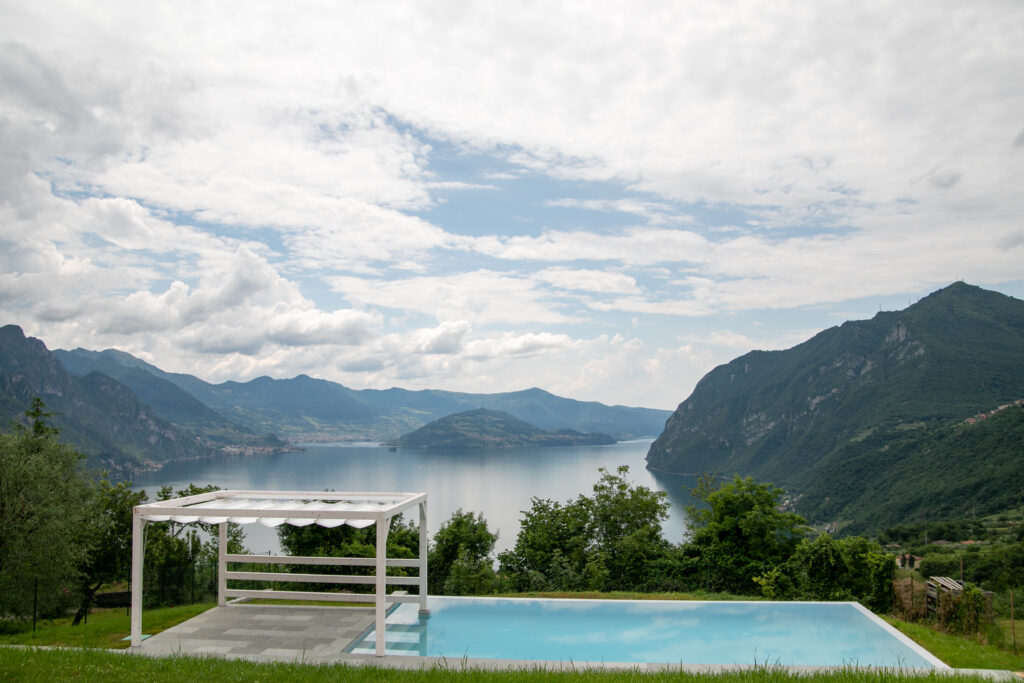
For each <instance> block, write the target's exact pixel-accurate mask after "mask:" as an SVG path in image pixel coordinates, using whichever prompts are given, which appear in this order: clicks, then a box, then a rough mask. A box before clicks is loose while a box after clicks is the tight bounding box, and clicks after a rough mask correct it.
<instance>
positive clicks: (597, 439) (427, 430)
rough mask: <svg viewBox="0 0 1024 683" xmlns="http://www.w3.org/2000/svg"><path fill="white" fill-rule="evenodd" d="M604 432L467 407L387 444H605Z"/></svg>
mask: <svg viewBox="0 0 1024 683" xmlns="http://www.w3.org/2000/svg"><path fill="white" fill-rule="evenodd" d="M613 443H615V439H613V438H612V437H610V436H608V435H607V434H581V433H580V432H577V431H574V430H571V429H563V430H559V431H547V430H544V429H539V428H537V427H535V426H533V425H531V424H528V423H526V422H523V421H522V420H520V419H519V418H517V417H515V416H514V415H510V414H509V413H506V412H504V411H500V410H487V409H486V408H478V409H477V410H467V411H465V412H461V413H456V414H454V415H448V416H446V417H442V418H441V419H439V420H434V421H433V422H430V423H428V424H426V425H424V426H422V427H420V428H419V429H417V430H415V431H413V432H411V433H409V434H406V435H404V436H402V437H400V438H398V439H396V440H394V441H393V442H390V443H389V444H388V445H392V446H401V447H402V448H448V449H453V448H526V447H529V446H605V445H609V444H613Z"/></svg>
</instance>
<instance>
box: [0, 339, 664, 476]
mask: <svg viewBox="0 0 1024 683" xmlns="http://www.w3.org/2000/svg"><path fill="white" fill-rule="evenodd" d="M35 396H39V397H40V398H42V399H43V400H44V401H45V403H46V405H47V409H48V410H50V411H52V412H53V413H54V416H53V418H52V421H53V423H54V424H55V425H56V426H57V427H59V428H60V429H61V433H62V438H64V439H65V440H67V441H68V442H70V443H72V444H74V445H75V446H77V447H78V448H79V449H81V450H82V451H83V452H85V453H86V454H88V455H89V456H90V460H91V462H92V464H94V465H98V466H101V467H104V468H106V469H108V470H111V471H112V472H114V473H118V474H126V475H130V474H131V473H132V472H134V471H137V470H139V469H143V468H152V467H158V466H159V465H161V464H162V463H164V462H167V461H170V460H177V459H183V458H198V457H209V456H211V455H216V454H218V453H225V452H244V453H255V452H272V451H281V450H294V449H295V447H294V446H292V445H291V443H289V442H298V441H315V440H321V441H323V440H374V441H384V440H387V439H393V438H396V437H398V436H399V435H400V434H402V433H404V432H407V431H409V430H411V429H415V428H417V427H420V426H422V425H424V424H426V423H428V422H430V421H431V420H435V419H437V418H439V417H443V416H445V415H449V414H452V413H457V412H461V411H465V410H469V409H476V408H488V409H493V410H504V411H507V412H508V413H511V414H512V415H514V416H515V417H516V418H518V419H521V420H524V421H527V422H529V423H531V424H533V425H536V426H538V427H540V428H542V429H549V430H559V429H570V430H577V431H580V432H583V431H587V432H598V431H600V432H605V433H608V434H611V435H612V436H613V437H614V438H616V439H629V438H635V437H643V436H653V435H655V434H657V433H659V432H660V431H661V429H662V427H663V425H664V422H665V419H666V418H667V417H668V415H669V414H670V413H669V411H667V410H654V409H647V408H631V407H626V406H608V405H604V404H601V403H596V402H583V401H575V400H572V399H567V398H561V397H559V396H555V395H554V394H551V393H549V392H546V391H543V390H541V389H536V388H534V389H527V390H524V391H517V392H509V393H501V394H469V393H459V392H448V391H437V390H424V391H409V390H405V389H398V388H392V389H386V390H370V389H366V390H354V389H350V388H348V387H345V386H343V385H341V384H337V383H335V382H330V381H327V380H322V379H314V378H312V377H309V376H307V375H299V376H297V377H294V378H292V379H271V378H269V377H259V378H257V379H254V380H252V381H249V382H224V383H221V384H211V383H209V382H206V381H204V380H201V379H199V378H198V377H194V376H192V375H188V374H181V373H170V372H165V371H163V370H161V369H160V368H158V367H156V366H155V365H152V364H150V363H147V362H145V361H143V360H141V359H139V358H136V357H134V356H132V355H130V354H128V353H125V352H123V351H118V350H115V349H107V350H105V351H91V350H87V349H82V348H78V349H74V350H71V351H66V350H60V349H57V350H54V351H53V352H51V351H49V350H48V349H47V348H46V345H45V344H44V343H43V342H42V341H41V340H39V339H35V338H32V337H25V335H24V333H23V331H22V329H21V328H20V327H18V326H16V325H6V326H4V327H2V328H0V420H4V421H10V420H17V419H19V417H20V416H21V415H22V414H23V413H24V411H25V410H26V409H27V408H28V406H29V404H30V403H31V400H32V398H33V397H35Z"/></svg>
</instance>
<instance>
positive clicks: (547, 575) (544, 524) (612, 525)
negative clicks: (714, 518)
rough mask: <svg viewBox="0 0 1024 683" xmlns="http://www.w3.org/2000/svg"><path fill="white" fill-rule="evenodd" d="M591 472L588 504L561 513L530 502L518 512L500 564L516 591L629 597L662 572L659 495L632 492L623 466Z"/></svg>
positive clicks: (662, 501)
mask: <svg viewBox="0 0 1024 683" xmlns="http://www.w3.org/2000/svg"><path fill="white" fill-rule="evenodd" d="M598 471H599V472H600V474H601V477H600V479H598V481H597V483H595V484H594V488H593V491H594V494H593V496H584V495H580V496H579V497H578V498H577V499H576V500H575V501H569V502H568V503H566V504H564V505H563V504H560V503H558V502H555V501H552V500H546V499H540V498H534V499H532V505H531V508H530V509H529V510H526V511H524V512H523V519H522V523H521V524H520V528H519V535H518V536H517V537H516V545H515V547H514V548H512V550H510V551H506V552H504V553H502V554H501V555H500V556H499V559H500V561H501V568H502V572H503V573H505V574H506V575H507V576H508V578H509V580H510V581H511V583H512V585H513V587H515V588H516V589H517V590H537V589H550V590H605V589H622V590H628V589H633V588H638V587H640V586H643V585H646V583H647V582H648V579H649V578H650V576H651V573H652V569H653V568H655V567H660V566H661V564H662V560H663V559H664V557H665V555H666V553H668V551H669V549H670V547H669V544H668V543H667V542H666V541H665V540H664V539H663V538H662V537H661V523H662V522H663V521H664V520H665V519H667V517H668V508H669V503H668V501H667V500H666V494H665V493H664V492H662V491H652V490H651V489H649V488H647V487H646V486H633V485H631V484H630V483H629V481H628V480H627V479H626V476H627V475H628V474H629V467H627V466H623V467H619V468H618V470H617V471H616V473H614V474H613V473H611V472H609V471H608V470H606V469H604V468H600V469H599V470H598Z"/></svg>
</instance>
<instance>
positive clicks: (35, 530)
mask: <svg viewBox="0 0 1024 683" xmlns="http://www.w3.org/2000/svg"><path fill="white" fill-rule="evenodd" d="M25 415H26V416H27V417H28V419H29V425H28V426H25V425H21V424H18V425H15V426H14V428H13V430H12V431H10V432H7V433H3V434H0V612H6V613H9V614H13V615H15V616H23V615H26V614H29V613H30V611H31V609H32V604H33V600H34V596H36V595H38V598H39V606H40V608H41V610H42V611H43V612H44V613H45V611H47V610H49V609H52V608H53V607H54V606H55V605H56V603H57V602H59V601H60V600H61V599H62V596H64V595H65V594H66V593H67V592H68V591H69V590H70V589H71V588H73V587H74V585H75V582H76V580H77V577H78V568H79V565H80V564H81V562H82V561H83V560H84V558H85V547H86V546H85V544H84V543H83V541H84V539H85V537H86V535H87V528H86V523H87V518H88V512H87V503H88V493H89V489H88V484H87V478H86V474H85V470H84V468H83V456H82V455H81V454H80V453H78V452H76V451H75V450H74V449H73V448H71V447H70V446H67V445H65V444H62V443H60V442H59V441H57V429H55V428H54V427H52V426H51V425H50V424H49V422H48V421H47V419H48V418H49V417H50V416H51V413H48V412H46V410H45V406H44V404H43V402H42V401H41V400H40V399H38V398H37V399H34V400H33V401H32V407H31V408H30V409H29V410H28V411H27V412H26V413H25ZM36 589H38V590H36Z"/></svg>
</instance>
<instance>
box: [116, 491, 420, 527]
mask: <svg viewBox="0 0 1024 683" xmlns="http://www.w3.org/2000/svg"><path fill="white" fill-rule="evenodd" d="M296 494H297V495H301V496H302V497H301V498H297V497H292V496H293V495H296ZM422 495H423V494H420V493H334V492H324V493H315V494H311V493H310V492H308V491H294V492H288V491H280V492H267V491H213V492H212V493H203V494H199V495H196V496H188V497H186V498H176V499H173V500H165V501H157V502H154V503H146V504H145V505H139V506H138V507H136V508H135V511H136V514H137V515H139V516H140V517H142V518H143V519H145V520H146V521H148V522H167V521H171V522H177V523H179V524H190V523H192V522H205V523H206V524H221V523H223V522H234V523H236V524H253V523H259V524H262V525H263V526H267V527H270V528H273V527H277V526H280V525H282V524H291V525H292V526H308V525H310V524H319V525H320V526H322V527H327V528H334V527H337V526H341V525H342V524H348V525H349V526H352V527H355V528H357V529H362V528H364V527H368V526H370V525H371V524H373V523H374V522H375V521H377V520H378V519H381V518H389V517H392V516H394V515H395V514H397V512H399V510H396V508H401V509H405V508H408V507H410V506H411V505H412V504H413V503H415V502H419V501H418V500H414V499H415V498H417V497H419V496H422ZM310 496H315V497H314V498H311V497H310Z"/></svg>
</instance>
